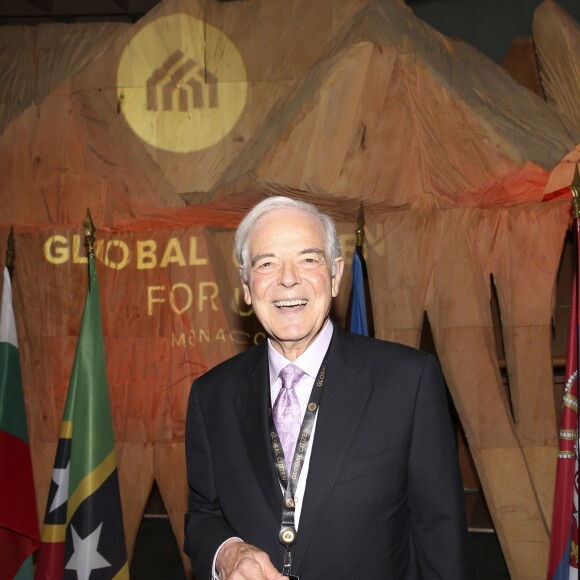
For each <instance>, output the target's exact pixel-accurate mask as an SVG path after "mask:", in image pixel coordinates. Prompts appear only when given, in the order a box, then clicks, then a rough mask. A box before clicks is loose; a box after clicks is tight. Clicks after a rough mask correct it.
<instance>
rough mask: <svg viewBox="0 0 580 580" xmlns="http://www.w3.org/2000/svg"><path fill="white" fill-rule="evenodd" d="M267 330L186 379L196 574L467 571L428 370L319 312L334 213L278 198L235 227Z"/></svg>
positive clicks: (306, 578) (459, 511)
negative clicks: (248, 344)
mask: <svg viewBox="0 0 580 580" xmlns="http://www.w3.org/2000/svg"><path fill="white" fill-rule="evenodd" d="M236 252H237V258H238V261H239V263H240V273H241V278H242V284H243V289H244V299H245V301H246V303H247V304H248V305H251V306H252V307H253V309H254V311H255V313H256V316H257V317H258V319H259V320H260V322H261V323H262V325H263V327H264V329H265V331H266V333H267V335H268V340H267V341H265V342H263V343H261V344H259V345H258V346H256V347H254V348H252V349H250V350H249V351H247V352H244V353H242V354H240V355H238V356H235V357H233V358H232V359H230V360H228V361H226V362H224V363H222V364H220V365H218V366H217V367H215V368H213V369H212V370H211V371H209V372H208V373H206V374H205V375H203V376H202V377H201V378H200V379H198V380H197V381H195V383H194V384H193V387H192V390H191V394H190V399H189V408H188V413H187V427H186V458H187V475H188V481H189V489H190V493H189V509H188V512H187V514H186V522H185V532H186V539H185V551H186V553H187V554H188V555H189V556H190V557H191V561H192V564H193V569H194V571H195V574H196V576H197V578H199V579H202V578H210V577H214V578H219V579H220V580H226V579H227V580H237V579H247V580H272V579H274V578H282V577H284V576H286V577H288V576H289V577H294V578H298V577H300V578H301V579H302V580H328V579H330V578H337V579H344V580H346V579H351V580H352V579H360V580H380V579H389V580H404V579H420V578H421V579H424V580H428V579H435V578H438V579H441V580H463V579H465V578H466V572H465V558H464V551H465V545H466V526H465V518H464V507H463V505H464V504H463V489H462V485H461V478H460V473H459V469H458V464H457V457H456V449H455V441H454V438H453V433H452V429H451V424H450V420H449V414H448V409H447V401H446V396H445V389H444V386H443V380H442V377H441V372H440V370H439V367H438V365H437V363H436V362H435V360H434V358H433V357H431V356H430V355H427V354H425V353H422V352H420V351H417V350H414V349H411V348H409V347H406V346H402V345H398V344H393V343H388V342H383V341H379V340H373V339H370V338H366V337H362V336H357V335H351V334H347V333H345V332H343V331H341V330H340V329H339V328H338V327H337V326H335V325H334V324H333V323H332V322H331V321H330V320H329V313H330V306H331V301H332V298H333V297H335V296H336V295H337V293H338V288H339V284H340V279H341V276H342V273H343V268H344V262H343V259H342V257H341V248H340V243H339V240H338V237H337V235H336V230H335V227H334V223H333V222H332V220H331V219H330V218H329V217H328V216H326V215H324V214H321V213H320V212H319V211H318V210H317V209H316V208H315V207H314V206H313V205H310V204H306V203H303V202H300V201H296V200H292V199H289V198H286V197H273V198H269V199H266V200H264V201H262V202H261V203H259V204H258V205H257V206H255V207H254V208H253V209H252V210H251V211H250V212H249V213H248V215H247V216H246V217H245V218H244V220H243V221H242V223H241V224H240V226H239V228H238V230H237V233H236Z"/></svg>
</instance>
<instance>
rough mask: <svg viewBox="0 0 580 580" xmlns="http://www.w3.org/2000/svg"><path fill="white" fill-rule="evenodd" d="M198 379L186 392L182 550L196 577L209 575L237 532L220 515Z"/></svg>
mask: <svg viewBox="0 0 580 580" xmlns="http://www.w3.org/2000/svg"><path fill="white" fill-rule="evenodd" d="M199 389H200V384H199V380H198V381H196V382H194V383H193V386H192V388H191V392H190V394H189V403H188V407H187V417H186V426H185V459H186V468H187V481H188V485H189V499H188V509H187V513H186V515H185V545H184V551H185V553H186V554H187V555H188V556H189V557H190V558H191V563H192V566H193V570H194V573H195V575H196V577H197V578H211V577H212V568H213V559H214V556H215V554H216V552H217V550H218V548H219V547H220V546H221V544H222V543H223V542H225V541H226V540H227V539H228V538H231V537H233V536H236V535H237V534H236V533H235V531H234V530H233V529H232V528H231V526H229V524H228V523H227V522H226V520H225V518H224V517H223V514H222V511H221V508H220V503H219V498H218V496H217V491H216V489H215V482H214V476H213V460H212V457H211V449H210V446H209V441H208V437H207V430H206V426H205V421H204V417H203V412H202V408H201V404H200V400H199Z"/></svg>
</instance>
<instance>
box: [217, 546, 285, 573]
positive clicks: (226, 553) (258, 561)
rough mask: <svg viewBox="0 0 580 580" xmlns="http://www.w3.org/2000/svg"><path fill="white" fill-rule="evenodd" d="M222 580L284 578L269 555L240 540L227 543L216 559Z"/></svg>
mask: <svg viewBox="0 0 580 580" xmlns="http://www.w3.org/2000/svg"><path fill="white" fill-rule="evenodd" d="M216 568H217V571H218V573H219V575H220V580H279V579H280V578H284V576H282V574H280V572H278V570H276V568H274V566H272V562H270V558H269V557H268V554H266V553H265V552H262V550H259V549H258V548H256V546H252V544H246V543H245V542H240V541H239V540H231V541H229V542H226V543H225V544H224V545H223V546H222V547H221V549H220V551H219V554H218V556H217V559H216Z"/></svg>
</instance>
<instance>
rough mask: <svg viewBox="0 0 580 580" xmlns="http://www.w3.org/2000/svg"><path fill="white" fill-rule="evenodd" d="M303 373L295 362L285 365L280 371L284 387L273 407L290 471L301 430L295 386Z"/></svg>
mask: <svg viewBox="0 0 580 580" xmlns="http://www.w3.org/2000/svg"><path fill="white" fill-rule="evenodd" d="M303 375H304V371H302V370H300V369H299V368H298V367H297V366H294V365H293V364H289V365H288V366H285V367H284V368H283V369H282V370H281V371H280V379H282V388H281V389H280V392H279V393H278V396H277V397H276V402H275V403H274V407H273V408H272V414H273V418H274V425H275V426H276V431H278V436H279V437H280V443H281V444H282V449H283V450H284V459H285V460H286V468H287V469H288V471H290V466H291V464H292V458H293V456H294V448H295V447H296V441H297V440H298V434H299V432H300V403H299V402H298V397H297V396H296V391H295V390H294V387H295V385H296V383H298V381H299V380H300V379H301V378H302V376H303Z"/></svg>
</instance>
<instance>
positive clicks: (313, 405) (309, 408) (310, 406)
mask: <svg viewBox="0 0 580 580" xmlns="http://www.w3.org/2000/svg"><path fill="white" fill-rule="evenodd" d="M308 410H309V411H316V403H308Z"/></svg>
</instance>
